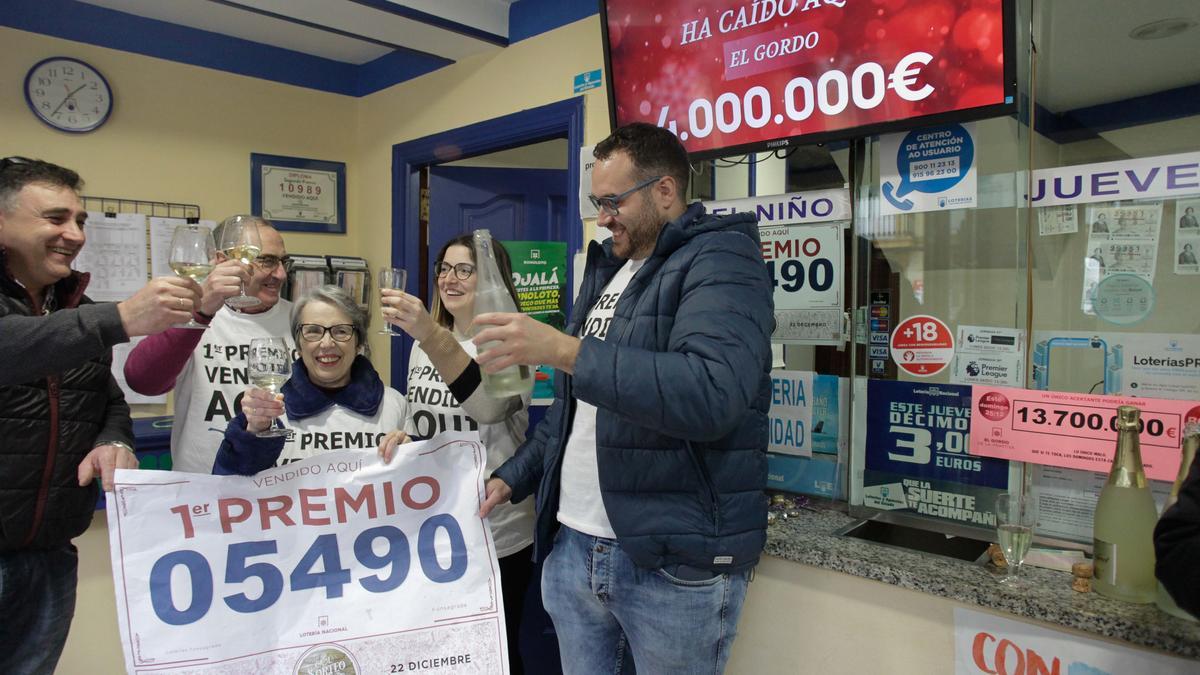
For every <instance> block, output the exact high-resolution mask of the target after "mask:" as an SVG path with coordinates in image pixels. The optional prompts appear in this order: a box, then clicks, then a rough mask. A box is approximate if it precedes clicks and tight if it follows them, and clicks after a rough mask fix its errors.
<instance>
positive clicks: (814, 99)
mask: <svg viewBox="0 0 1200 675" xmlns="http://www.w3.org/2000/svg"><path fill="white" fill-rule="evenodd" d="M932 60H933V56H932V55H930V54H928V53H926V52H913V53H911V54H908V55H907V56H905V57H903V58H901V59H900V61H899V62H898V63H897V64H896V65H895V67H893V68H892V71H891V72H890V73H888V72H886V71H885V70H884V67H883V66H882V65H880V64H878V63H875V62H873V61H868V62H867V63H863V64H861V65H859V66H858V67H857V68H855V69H854V70H853V71H852V72H851V73H850V74H848V75H847V74H846V73H845V72H843V71H841V70H828V71H826V72H824V73H823V74H822V75H821V76H820V77H818V78H817V80H816V82H813V80H812V79H810V78H808V77H803V76H801V77H795V78H792V79H791V80H790V81H788V83H787V84H786V85H785V86H784V88H783V96H782V98H780V99H779V100H778V101H776V100H775V99H774V98H773V97H772V95H771V92H770V91H769V90H768V89H767V88H766V87H764V86H762V85H756V86H753V87H750V89H748V90H747V91H745V92H741V93H738V92H732V91H727V92H725V93H723V94H721V95H720V96H718V97H717V99H716V101H710V100H709V99H707V98H703V97H701V98H697V99H695V100H693V101H692V102H691V104H689V105H688V110H687V119H686V124H687V127H686V128H685V129H682V130H681V129H679V123H678V120H675V119H672V118H671V110H670V106H666V105H664V106H662V107H661V108H660V109H659V113H658V126H660V127H666V128H667V129H669V130H670V131H671V132H672V133H674V134H676V135H677V136H679V139H680V140H682V141H686V140H688V139H689V138H706V137H708V136H709V135H710V134H712V133H713V131H714V129H715V130H717V131H720V132H721V133H725V134H732V133H735V132H737V131H738V130H740V129H741V128H742V126H743V125H745V126H747V127H750V128H751V129H762V128H763V127H766V126H767V125H768V124H771V123H774V124H775V125H776V126H779V125H782V124H784V123H785V122H793V123H794V122H803V121H805V120H807V119H809V118H810V117H812V116H813V113H815V112H818V111H819V112H820V113H821V114H822V115H826V116H830V117H833V116H836V115H839V114H841V113H842V112H843V111H845V110H846V108H848V107H850V106H851V105H853V106H854V107H855V108H857V109H859V110H872V109H874V108H877V107H879V106H880V105H881V104H882V103H883V102H884V99H885V98H886V97H887V94H888V90H891V91H892V92H894V93H895V95H896V96H898V97H899V98H901V99H903V100H905V101H909V102H915V101H921V100H923V99H925V98H928V97H929V96H930V95H931V94H932V93H933V92H934V88H933V86H932V85H930V84H927V83H926V84H921V83H920V82H919V79H920V75H921V69H922V67H924V66H926V65H928V64H929V62H930V61H932ZM776 104H778V105H781V106H782V112H778V111H777V109H776V108H775V107H774V106H775V105H776Z"/></svg>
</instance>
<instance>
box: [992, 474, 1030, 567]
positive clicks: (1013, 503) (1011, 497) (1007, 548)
mask: <svg viewBox="0 0 1200 675" xmlns="http://www.w3.org/2000/svg"><path fill="white" fill-rule="evenodd" d="M1036 523H1037V503H1036V502H1035V501H1034V499H1033V497H1032V496H1029V495H1024V494H1021V493H1019V492H1004V493H1001V494H999V495H997V497H996V534H997V536H998V537H999V540H1000V550H1001V551H1002V552H1003V553H1004V562H1005V563H1007V564H1008V573H1007V574H1006V575H1005V576H1004V578H1003V579H1001V580H1000V582H1001V583H1016V580H1017V573H1018V572H1019V571H1020V569H1021V563H1022V562H1024V560H1025V554H1026V553H1029V547H1030V545H1031V544H1032V543H1033V527H1034V525H1035V524H1036Z"/></svg>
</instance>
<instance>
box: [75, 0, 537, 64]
mask: <svg viewBox="0 0 1200 675" xmlns="http://www.w3.org/2000/svg"><path fill="white" fill-rule="evenodd" d="M80 1H81V2H85V3H87V4H90V5H96V6H99V7H105V8H107V9H112V10H117V11H119V12H124V13H126V14H132V15H134V16H139V17H143V18H147V19H156V20H158V21H164V22H167V23H172V24H176V25H180V26H188V27H190V28H197V29H200V30H204V31H209V32H212V33H219V34H221V35H226V36H228V37H234V38H241V39H243V40H249V41H251V42H259V43H263V44H266V45H270V46H274V47H282V48H284V49H290V50H292V51H296V52H300V53H302V54H309V55H311V56H318V57H321V58H326V59H332V60H334V61H340V62H343V63H349V64H353V65H362V64H364V63H368V62H370V61H374V60H375V59H377V58H380V57H382V56H386V55H387V54H389V53H391V52H393V51H404V52H413V53H414V54H424V55H426V56H433V57H438V58H442V59H446V60H448V61H459V60H461V59H464V58H467V57H469V56H474V55H475V54H479V53H481V52H486V51H492V50H497V49H501V48H503V47H504V46H506V45H507V44H508V10H509V6H510V5H511V4H512V3H513V2H514V1H515V0H453V1H451V0H403V2H401V1H399V0H374V1H361V0H80Z"/></svg>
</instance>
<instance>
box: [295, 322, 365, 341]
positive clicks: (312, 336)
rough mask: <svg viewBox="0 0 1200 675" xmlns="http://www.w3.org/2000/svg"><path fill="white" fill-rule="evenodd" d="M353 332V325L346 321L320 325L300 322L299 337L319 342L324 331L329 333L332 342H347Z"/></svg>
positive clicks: (322, 337) (352, 335) (323, 335)
mask: <svg viewBox="0 0 1200 675" xmlns="http://www.w3.org/2000/svg"><path fill="white" fill-rule="evenodd" d="M355 332H356V331H355V330H354V326H353V325H351V324H348V323H339V324H337V325H336V326H322V325H321V324H319V323H302V324H300V337H302V338H304V341H305V342H320V341H321V340H323V339H325V333H329V337H331V338H333V341H334V342H349V341H350V339H351V338H353V337H354V334H355Z"/></svg>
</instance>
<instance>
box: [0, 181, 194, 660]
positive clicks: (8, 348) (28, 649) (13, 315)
mask: <svg viewBox="0 0 1200 675" xmlns="http://www.w3.org/2000/svg"><path fill="white" fill-rule="evenodd" d="M81 187H82V181H80V179H79V175H78V174H77V173H75V172H74V171H71V170H70V169H65V168H63V167H60V166H56V165H54V164H50V163H48V162H43V161H40V160H31V159H25V158H23V157H9V158H6V159H2V160H0V411H3V414H2V415H0V439H3V440H2V441H0V613H2V614H3V619H0V672H4V673H50V672H53V670H54V667H55V665H56V664H57V662H58V657H59V655H60V654H61V653H62V648H63V644H64V643H65V642H66V638H67V630H68V628H70V625H71V618H72V616H73V615H74V613H75V585H76V568H77V564H78V558H77V554H76V551H75V547H74V546H73V545H72V544H71V539H73V538H74V537H76V536H78V535H79V534H81V533H82V532H83V531H84V530H85V529H87V526H88V525H89V524H90V523H91V520H92V514H93V512H94V511H95V506H96V487H95V485H94V483H93V481H94V480H95V479H96V478H97V477H99V478H100V479H101V481H102V482H103V485H104V487H105V489H112V481H113V471H114V470H115V469H118V468H126V469H130V468H136V467H137V458H136V457H135V456H134V454H133V449H132V447H131V444H132V443H133V432H132V425H131V423H130V419H129V406H127V405H126V404H125V397H124V396H123V395H122V393H121V390H120V388H119V387H118V386H117V383H116V380H115V379H114V378H113V376H112V373H111V371H110V367H111V360H112V346H113V345H114V344H117V343H120V342H126V341H128V340H129V338H130V337H131V336H135V335H148V334H151V333H156V332H159V331H162V330H164V329H166V328H167V327H168V326H170V325H171V324H174V323H181V322H184V321H186V320H187V319H188V318H189V317H190V316H191V313H192V308H193V306H194V304H195V303H196V302H197V301H199V299H200V287H199V286H198V285H196V282H194V281H191V280H189V279H182V278H175V277H169V278H161V279H155V280H153V281H151V282H150V283H149V284H147V285H146V286H145V287H144V288H142V289H141V290H139V291H138V292H137V293H135V294H134V296H133V297H131V298H130V299H129V300H126V301H124V302H121V303H115V304H114V303H99V304H94V303H92V301H91V300H89V299H88V298H87V296H85V295H84V294H83V292H84V289H85V288H86V287H87V283H88V280H89V275H88V274H86V273H79V272H76V271H74V270H72V269H71V262H72V261H73V260H74V259H75V256H76V255H78V253H79V251H80V249H81V248H83V244H84V241H85V240H86V236H85V234H84V229H83V226H84V222H85V221H86V220H87V211H85V210H84V208H83V204H82V202H81V200H80V198H79V190H80V188H81Z"/></svg>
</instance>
